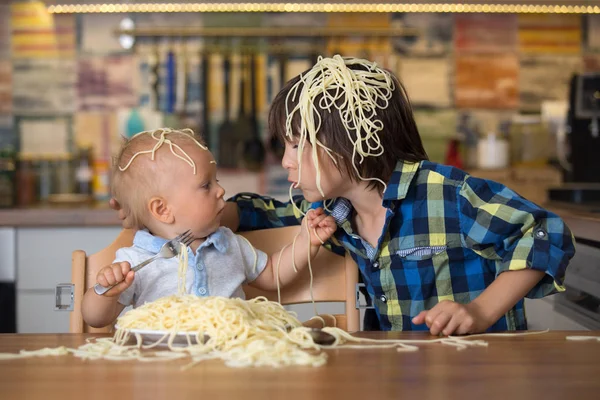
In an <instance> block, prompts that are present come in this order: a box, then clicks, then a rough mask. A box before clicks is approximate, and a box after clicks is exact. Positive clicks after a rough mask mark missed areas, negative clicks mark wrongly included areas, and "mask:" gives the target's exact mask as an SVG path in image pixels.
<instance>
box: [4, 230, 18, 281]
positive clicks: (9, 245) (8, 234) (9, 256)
mask: <svg viewBox="0 0 600 400" xmlns="http://www.w3.org/2000/svg"><path fill="white" fill-rule="evenodd" d="M15 276H16V266H15V228H0V282H14V281H15Z"/></svg>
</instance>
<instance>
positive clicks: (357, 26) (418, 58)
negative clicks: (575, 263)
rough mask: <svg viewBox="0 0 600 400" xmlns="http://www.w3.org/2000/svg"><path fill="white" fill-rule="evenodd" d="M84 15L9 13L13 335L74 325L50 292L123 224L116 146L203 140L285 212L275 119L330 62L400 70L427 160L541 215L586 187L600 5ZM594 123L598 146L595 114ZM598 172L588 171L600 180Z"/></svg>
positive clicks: (53, 4) (8, 266)
mask: <svg viewBox="0 0 600 400" xmlns="http://www.w3.org/2000/svg"><path fill="white" fill-rule="evenodd" d="M91 3H92V2H85V1H80V2H78V3H77V4H78V6H79V8H78V9H76V8H75V7H76V6H75V5H74V6H72V7H71V6H67V5H66V4H67V2H61V1H49V2H41V1H13V2H12V3H11V4H3V5H0V206H1V207H4V208H6V209H7V210H5V212H4V213H1V212H0V250H2V249H4V251H0V253H1V254H0V257H2V258H0V267H1V268H0V274H1V275H0V282H3V283H0V285H4V286H0V289H1V290H0V315H2V318H0V320H2V321H3V322H1V323H2V324H4V326H2V330H3V331H14V330H19V331H20V332H36V331H60V330H66V329H68V325H67V324H66V319H68V315H67V314H61V313H56V312H53V310H52V309H53V307H54V291H53V287H54V285H55V284H56V283H59V282H61V281H69V277H70V252H71V251H72V250H74V249H77V248H82V249H85V250H86V251H88V252H94V251H97V250H99V249H101V248H103V247H105V246H106V245H107V244H108V243H110V241H111V240H112V239H113V238H114V237H115V236H116V234H117V233H118V231H119V229H120V228H119V223H118V220H116V215H115V213H114V212H112V211H111V210H109V209H107V200H108V199H109V197H110V179H109V170H110V164H111V155H113V154H114V153H115V151H116V150H117V149H118V147H119V144H120V142H121V138H122V137H130V136H131V135H133V134H135V133H137V132H139V131H142V130H145V129H154V128H158V127H162V126H169V127H174V128H184V127H189V128H192V129H193V130H194V131H195V132H198V133H201V134H202V135H203V136H204V137H205V140H206V141H207V142H208V144H209V146H210V147H211V149H212V151H213V153H214V154H215V156H216V157H217V160H218V163H219V166H220V174H221V176H220V179H221V181H222V182H223V183H224V186H225V188H226V190H227V192H228V194H229V195H233V194H235V193H238V192H240V191H252V192H259V193H265V194H269V195H272V196H275V197H278V198H280V199H283V200H285V199H286V198H287V196H288V189H289V185H288V182H287V180H286V179H287V174H286V173H285V171H284V170H283V169H282V168H281V166H280V165H279V163H280V158H281V146H280V145H279V144H278V143H276V142H274V141H272V140H271V138H270V136H269V133H268V132H267V131H266V126H265V121H266V116H267V111H268V107H269V103H270V101H271V99H272V98H273V96H274V95H275V94H276V93H277V91H278V89H279V88H280V87H281V85H282V84H283V83H284V82H285V81H287V80H288V79H290V78H291V77H293V76H295V75H297V74H298V73H300V72H302V71H304V70H305V69H307V68H309V67H310V66H311V65H312V64H313V62H314V61H315V60H316V58H317V57H318V56H319V55H323V56H328V55H333V54H342V55H348V56H350V55H352V56H360V57H364V58H368V59H372V60H375V61H376V62H377V63H378V64H380V65H383V66H384V67H386V68H388V69H390V70H392V71H393V72H395V73H396V74H397V76H399V77H400V79H401V80H402V81H403V82H404V84H405V85H406V87H407V90H408V94H409V96H410V98H411V100H412V102H413V105H414V108H415V113H416V116H417V122H418V126H419V130H420V132H421V134H422V136H423V139H424V143H425V147H426V150H427V152H428V153H429V155H430V158H431V159H432V160H434V161H438V162H443V163H447V164H452V165H455V166H458V167H460V168H463V169H466V170H468V171H470V172H472V173H473V174H475V175H479V176H483V177H487V178H490V179H494V180H497V181H501V182H503V183H505V184H507V185H508V186H509V187H511V188H512V189H514V190H516V191H517V192H519V193H520V194H522V195H524V196H525V197H527V198H529V199H530V200H532V201H534V202H536V203H539V204H545V203H546V202H547V201H548V200H549V199H548V193H549V191H548V189H549V188H552V187H557V186H560V185H563V184H564V183H565V182H566V183H568V182H571V183H572V182H574V181H575V182H579V181H582V180H583V181H585V182H587V183H589V182H593V179H591V180H590V179H578V176H576V175H575V172H576V171H575V172H574V169H573V168H572V163H573V157H574V156H573V152H572V150H571V147H572V146H570V141H569V140H568V136H569V134H570V133H572V129H571V128H572V126H571V125H569V123H568V122H569V121H568V118H567V117H568V115H569V110H570V108H572V107H570V101H569V94H570V93H571V91H572V89H573V83H572V78H573V76H574V74H585V75H586V76H595V75H594V74H595V73H600V8H599V7H598V5H596V6H595V8H594V6H593V5H595V4H596V3H598V2H589V1H588V2H585V3H586V4H593V5H592V6H590V8H589V11H590V12H589V13H568V11H569V9H567V8H566V7H565V8H564V11H565V13H560V12H559V13H541V12H540V13H535V12H529V11H535V9H532V10H528V9H524V11H528V12H506V13H501V12H494V13H489V12H481V13H473V12H469V13H454V12H389V13H388V12H369V13H367V12H365V13H357V12H354V13H324V12H323V13H307V12H161V11H175V10H176V9H175V8H174V7H175V6H174V5H167V4H153V3H151V2H146V3H147V7H149V8H152V7H155V8H156V10H155V11H156V12H143V13H122V12H121V13H119V12H110V11H118V8H116V7H118V6H120V4H117V3H115V5H112V8H110V7H111V6H110V5H103V6H102V5H93V4H91ZM129 3H131V2H127V3H126V4H129ZM509 3H510V2H509ZM530 3H536V2H530ZM553 3H556V2H553ZM178 4H179V5H178V7H180V8H179V10H182V9H184V6H185V5H186V4H187V3H186V2H179V3H178ZM195 4H201V3H195ZM213 4H214V3H213ZM457 4H458V3H457ZM539 4H542V2H539ZM599 5H600V4H599ZM88 6H89V7H88ZM414 6H415V7H414V8H413V9H412V10H414V11H418V10H419V7H421V6H419V5H418V4H417V5H414ZM461 6H462V7H468V5H461ZM160 7H164V8H162V9H161V8H160ZM169 7H170V8H169ZM190 7H191V6H190ZM198 7H199V6H198ZM223 7H224V8H223V9H224V10H226V5H225V6H223ZM427 7H429V6H427ZM432 7H433V6H432ZM539 7H540V8H539V9H536V10H537V11H545V10H548V8H547V7H546V8H544V9H542V8H541V6H539ZM544 7H545V6H544ZM513 9H514V7H513ZM82 10H83V11H89V12H85V13H82V12H80V11H82ZM440 10H444V9H443V8H442V9H440ZM445 10H447V11H449V10H450V8H449V6H448V8H447V9H445ZM452 10H459V9H458V5H452ZM550 10H552V9H550ZM572 10H573V8H571V11H572ZM586 10H587V8H586ZM73 11H75V12H74V13H73ZM482 11H483V9H482ZM598 90H600V89H598ZM596 93H599V92H596ZM599 97H600V94H599ZM599 97H597V98H599ZM594 104H596V105H595V107H596V108H595V110H598V104H600V103H598V102H596V103H594ZM594 121H595V122H594ZM594 123H595V125H594ZM589 126H590V132H591V136H592V137H596V138H597V136H598V120H597V119H594V118H591V119H590V121H589ZM594 132H595V134H594ZM594 135H595V136H594ZM596 146H598V145H597V144H596ZM596 148H597V149H598V150H599V151H600V146H598V147H596ZM594 151H596V150H594ZM596 154H597V152H596ZM598 165H599V164H595V165H593V166H590V168H592V169H594V168H598V169H597V175H596V176H599V177H600V167H599V166H598ZM598 181H600V178H598ZM596 182H597V181H596ZM10 212H14V213H12V214H11V213H10ZM16 212H18V214H15V213H16ZM597 232H600V225H598V231H597ZM599 235H600V233H599ZM576 236H577V234H576ZM595 239H596V237H595V236H593V235H592V237H590V239H589V240H591V242H592V243H591V245H590V248H591V249H592V250H593V251H592V256H590V257H592V258H591V259H592V260H597V259H596V258H593V257H597V255H596V253H595V251H597V249H596V247H595V244H594V243H595ZM597 239H598V242H600V236H599V237H598V238H597ZM32 249H35V251H32ZM599 252H600V251H599ZM593 262H596V261H593ZM593 262H592V263H593ZM594 276H598V277H600V274H595V273H594ZM588 292H589V291H588ZM589 297H590V296H587V297H585V298H586V299H587V301H590V300H589ZM591 297H592V298H594V296H591ZM15 299H16V306H15ZM540 304H542V303H536V305H533V306H532V309H533V310H539V312H538V314H539V315H544V316H545V318H546V319H545V320H544V322H540V323H541V324H542V325H544V324H545V326H550V325H551V324H558V325H560V326H561V327H575V328H584V327H586V326H587V327H589V325H586V324H585V323H582V322H581V320H579V321H578V322H573V321H572V320H571V319H569V318H567V317H565V316H564V315H563V314H560V315H559V314H558V313H553V309H554V308H555V307H554V305H553V304H551V303H548V304H547V305H540ZM594 304H595V306H594ZM597 306H598V304H596V303H594V302H592V309H593V311H592V312H593V313H595V312H596V310H597ZM15 307H16V308H15ZM11 310H12V311H11ZM548 318H550V319H551V320H549V319H548ZM594 318H595V317H594ZM534 325H535V323H534ZM558 325H557V326H558Z"/></svg>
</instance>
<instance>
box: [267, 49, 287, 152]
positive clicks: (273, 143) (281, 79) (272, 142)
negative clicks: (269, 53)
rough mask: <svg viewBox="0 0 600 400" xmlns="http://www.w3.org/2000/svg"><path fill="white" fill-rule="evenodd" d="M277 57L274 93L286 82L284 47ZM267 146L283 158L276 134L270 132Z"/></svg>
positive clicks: (282, 145)
mask: <svg viewBox="0 0 600 400" xmlns="http://www.w3.org/2000/svg"><path fill="white" fill-rule="evenodd" d="M277 58H278V60H277V63H278V66H279V76H278V79H277V85H278V87H274V88H273V91H274V93H278V92H279V91H280V90H281V89H282V88H283V86H284V85H285V82H286V79H285V78H286V68H287V53H286V52H285V49H282V51H281V53H280V54H279V55H278V57H277ZM269 148H270V149H271V151H272V152H273V154H274V155H275V157H277V159H281V158H283V153H284V152H285V146H284V144H283V143H281V141H280V140H279V139H278V138H277V136H276V135H275V133H274V132H271V136H270V138H269Z"/></svg>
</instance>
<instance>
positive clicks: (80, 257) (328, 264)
mask: <svg viewBox="0 0 600 400" xmlns="http://www.w3.org/2000/svg"><path fill="white" fill-rule="evenodd" d="M299 229H300V227H299V226H292V227H285V228H275V229H266V230H260V231H252V232H244V233H242V235H243V236H244V237H246V239H248V240H249V241H250V243H252V245H254V246H255V247H256V248H258V249H260V250H262V251H264V252H265V253H267V254H272V253H275V252H277V251H279V250H280V249H281V248H282V247H283V246H285V245H287V244H289V243H291V242H292V240H293V239H294V236H296V234H297V233H298V230H299ZM134 234H135V232H134V231H132V230H128V229H125V230H123V231H121V233H120V234H119V236H117V238H116V239H115V241H114V242H113V243H111V244H110V245H109V246H108V247H106V248H105V249H103V250H101V251H99V252H98V253H95V254H92V255H90V256H87V255H86V253H85V252H84V251H82V250H76V251H74V252H73V259H72V270H71V280H72V283H73V284H74V285H75V289H74V299H73V301H74V308H73V312H72V313H71V318H70V331H71V332H72V333H81V332H110V331H111V328H112V327H111V326H108V327H105V328H92V327H90V326H88V325H86V324H85V323H84V321H83V317H82V314H81V303H82V301H83V295H84V293H85V290H87V288H89V287H91V286H93V285H94V283H95V281H96V275H97V273H98V271H99V270H100V269H101V268H102V267H104V266H106V265H109V264H110V263H112V262H113V260H114V258H115V253H116V252H117V250H118V249H119V248H121V247H128V246H131V244H132V243H133V236H134ZM312 267H313V296H314V299H315V301H316V302H343V303H345V314H343V315H336V316H335V317H336V321H337V326H339V327H340V328H342V329H346V330H348V331H357V330H359V311H358V310H357V309H356V283H357V282H358V268H357V266H356V263H355V262H354V260H352V258H351V257H350V256H349V255H346V256H345V257H341V256H338V255H336V254H334V253H332V252H329V251H326V250H325V249H321V251H319V253H318V254H317V257H315V259H314V260H313V261H312ZM309 283H310V274H309V272H308V269H305V270H304V271H302V272H301V273H300V276H299V277H298V279H296V280H295V281H294V282H293V284H291V285H288V286H286V287H285V288H283V289H282V290H281V303H282V304H299V303H308V302H310V301H311V298H310V290H309V289H310V286H309ZM244 292H245V293H246V297H247V298H254V297H257V296H265V297H267V298H268V299H269V300H274V301H277V292H276V291H273V292H264V291H261V290H258V289H256V288H253V287H250V286H245V287H244Z"/></svg>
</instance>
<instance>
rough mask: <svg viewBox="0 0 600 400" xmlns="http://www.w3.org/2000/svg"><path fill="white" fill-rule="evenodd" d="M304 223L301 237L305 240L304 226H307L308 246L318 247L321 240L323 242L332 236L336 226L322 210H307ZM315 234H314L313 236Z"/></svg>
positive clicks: (331, 218)
mask: <svg viewBox="0 0 600 400" xmlns="http://www.w3.org/2000/svg"><path fill="white" fill-rule="evenodd" d="M304 219H305V220H306V222H305V221H302V232H301V236H302V237H304V238H305V239H306V235H307V232H306V226H305V225H304V224H308V230H309V231H310V244H311V245H312V246H320V245H321V244H322V243H321V240H322V241H323V242H324V241H326V240H327V239H329V238H330V237H331V235H333V233H334V232H335V230H336V229H337V225H336V223H335V220H334V219H333V217H331V216H328V215H326V214H325V213H324V212H323V209H322V208H317V209H315V210H312V209H311V210H308V212H307V213H306V217H304ZM315 232H316V234H315Z"/></svg>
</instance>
